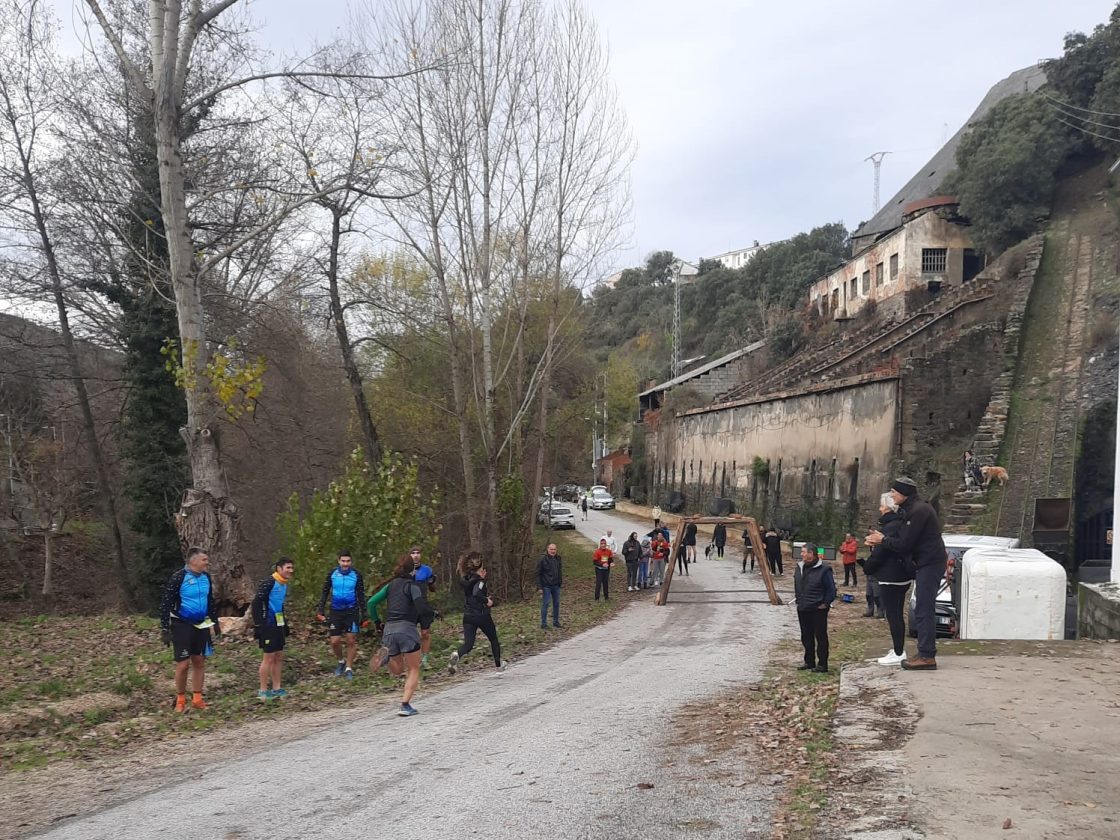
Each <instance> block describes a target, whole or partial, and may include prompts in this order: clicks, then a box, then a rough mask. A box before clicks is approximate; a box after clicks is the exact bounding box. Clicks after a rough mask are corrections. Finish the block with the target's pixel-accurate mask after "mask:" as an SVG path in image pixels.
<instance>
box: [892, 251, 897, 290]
mask: <svg viewBox="0 0 1120 840" xmlns="http://www.w3.org/2000/svg"><path fill="white" fill-rule="evenodd" d="M897 279H898V254H891V282H892V283H893V282H894V281H895V280H897Z"/></svg>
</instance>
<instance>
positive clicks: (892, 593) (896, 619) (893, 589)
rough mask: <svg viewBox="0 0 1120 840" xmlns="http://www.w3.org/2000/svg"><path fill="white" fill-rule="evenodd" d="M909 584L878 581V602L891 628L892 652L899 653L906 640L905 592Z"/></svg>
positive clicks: (907, 590) (908, 589)
mask: <svg viewBox="0 0 1120 840" xmlns="http://www.w3.org/2000/svg"><path fill="white" fill-rule="evenodd" d="M909 591H910V584H906V585H905V586H896V585H895V584H892V583H883V582H882V581H879V603H880V604H882V605H883V612H885V613H886V614H887V625H888V626H889V627H890V628H891V644H892V645H894V652H895V653H896V654H901V653H902V650H903V647H904V645H905V640H906V594H907V593H908V592H909Z"/></svg>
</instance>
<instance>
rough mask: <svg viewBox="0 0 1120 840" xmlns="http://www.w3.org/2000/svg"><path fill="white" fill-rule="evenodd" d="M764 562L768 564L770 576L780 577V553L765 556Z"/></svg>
mask: <svg viewBox="0 0 1120 840" xmlns="http://www.w3.org/2000/svg"><path fill="white" fill-rule="evenodd" d="M766 562H767V563H769V564H770V574H772V575H780V574H781V573H782V552H780V551H779V552H778V553H777V554H767V555H766ZM752 568H753V567H752Z"/></svg>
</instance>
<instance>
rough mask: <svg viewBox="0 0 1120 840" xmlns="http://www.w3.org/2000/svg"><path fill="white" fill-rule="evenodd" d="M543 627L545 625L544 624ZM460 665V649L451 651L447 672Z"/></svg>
mask: <svg viewBox="0 0 1120 840" xmlns="http://www.w3.org/2000/svg"><path fill="white" fill-rule="evenodd" d="M541 627H544V625H543V624H542V625H541ZM458 667H459V651H457V650H454V651H452V652H451V659H450V660H449V661H448V663H447V672H448V673H449V674H454V673H455V669H456V668H458Z"/></svg>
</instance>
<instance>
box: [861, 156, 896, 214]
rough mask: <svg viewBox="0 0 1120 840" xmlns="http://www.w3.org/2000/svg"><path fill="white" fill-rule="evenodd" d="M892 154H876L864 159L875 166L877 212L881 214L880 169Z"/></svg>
mask: <svg viewBox="0 0 1120 840" xmlns="http://www.w3.org/2000/svg"><path fill="white" fill-rule="evenodd" d="M889 154H890V152H875V153H874V154H871V155H868V156H867V157H865V158H864V161H865V162H866V161H871V163H872V164H874V166H875V212H876V213H878V212H879V167H880V166H882V165H883V158H885V157H886V156H887V155H889Z"/></svg>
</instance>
